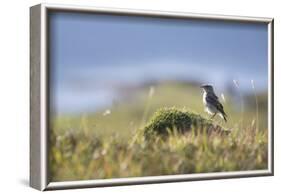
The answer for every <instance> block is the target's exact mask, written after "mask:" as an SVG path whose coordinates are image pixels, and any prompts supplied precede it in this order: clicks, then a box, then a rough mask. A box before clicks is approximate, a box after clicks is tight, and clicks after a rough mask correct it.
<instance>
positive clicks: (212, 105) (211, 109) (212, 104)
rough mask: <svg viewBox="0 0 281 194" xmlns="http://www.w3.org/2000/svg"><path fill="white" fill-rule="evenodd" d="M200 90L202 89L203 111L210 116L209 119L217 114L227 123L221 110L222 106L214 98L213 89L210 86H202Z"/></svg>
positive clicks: (215, 97)
mask: <svg viewBox="0 0 281 194" xmlns="http://www.w3.org/2000/svg"><path fill="white" fill-rule="evenodd" d="M200 88H202V89H203V91H204V93H203V104H204V106H205V111H206V112H207V113H209V114H211V115H212V116H211V119H213V118H214V117H215V116H216V115H217V114H219V115H220V116H221V118H223V119H224V121H225V122H227V119H226V118H227V115H226V114H225V112H224V110H223V106H222V104H221V103H220V102H219V98H218V97H217V96H216V94H215V92H214V88H213V86H212V85H208V84H206V85H202V86H201V87H200Z"/></svg>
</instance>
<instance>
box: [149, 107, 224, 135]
mask: <svg viewBox="0 0 281 194" xmlns="http://www.w3.org/2000/svg"><path fill="white" fill-rule="evenodd" d="M192 128H193V129H194V132H195V133H198V132H202V131H204V130H205V131H206V132H207V133H210V132H219V133H228V131H226V130H225V129H223V128H222V127H221V126H219V125H214V124H213V123H212V121H211V120H208V119H205V118H203V117H202V116H200V115H198V114H195V113H192V112H190V111H188V110H186V109H177V108H174V107H173V108H161V109H159V110H158V111H156V112H155V113H154V114H153V116H152V117H151V120H150V121H149V122H148V123H147V125H146V126H145V127H144V128H143V133H144V136H145V139H149V138H150V137H154V136H155V135H156V136H167V135H168V134H169V133H170V132H171V131H173V130H176V132H177V133H185V132H188V131H191V129H192Z"/></svg>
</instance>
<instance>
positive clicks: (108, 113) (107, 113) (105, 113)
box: [103, 109, 111, 116]
mask: <svg viewBox="0 0 281 194" xmlns="http://www.w3.org/2000/svg"><path fill="white" fill-rule="evenodd" d="M110 114H111V111H110V109H107V110H105V111H104V113H103V116H107V115H110Z"/></svg>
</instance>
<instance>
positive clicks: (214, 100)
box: [206, 94, 226, 116]
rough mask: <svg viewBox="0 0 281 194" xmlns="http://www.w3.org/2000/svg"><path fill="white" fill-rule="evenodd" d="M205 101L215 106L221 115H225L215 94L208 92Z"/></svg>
mask: <svg viewBox="0 0 281 194" xmlns="http://www.w3.org/2000/svg"><path fill="white" fill-rule="evenodd" d="M206 101H207V102H208V103H210V104H212V105H213V106H215V107H216V108H217V109H218V111H220V112H221V113H222V114H223V115H225V116H226V114H225V112H224V110H223V106H222V104H221V103H220V102H219V100H218V97H217V96H216V95H215V94H209V95H207V96H206Z"/></svg>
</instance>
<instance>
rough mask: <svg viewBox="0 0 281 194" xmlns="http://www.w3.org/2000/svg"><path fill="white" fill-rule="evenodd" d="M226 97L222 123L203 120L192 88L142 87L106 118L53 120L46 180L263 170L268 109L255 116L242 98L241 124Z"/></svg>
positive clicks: (99, 115)
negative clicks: (49, 176)
mask: <svg viewBox="0 0 281 194" xmlns="http://www.w3.org/2000/svg"><path fill="white" fill-rule="evenodd" d="M147 94H148V95H147ZM261 96H263V98H264V95H262V94H259V95H258V99H259V98H261ZM225 98H226V102H225V103H224V107H225V110H226V112H227V114H228V115H229V122H228V123H224V122H223V121H221V119H220V118H215V119H214V120H209V119H207V117H209V115H206V114H205V113H203V105H202V97H201V93H200V90H199V89H198V87H197V86H196V87H195V86H194V87H193V86H191V85H184V84H175V83H164V84H160V85H158V86H154V87H153V89H152V88H151V87H150V88H146V87H145V88H143V89H141V90H140V91H139V93H138V94H137V95H136V97H135V98H134V99H135V101H134V102H128V101H127V102H126V103H120V104H118V105H116V106H115V107H111V110H110V114H104V110H101V111H100V112H96V113H91V114H84V115H60V116H54V117H53V118H52V119H51V127H52V128H51V136H50V145H51V146H50V149H49V164H50V169H51V171H50V173H51V178H52V181H67V180H81V179H104V178H122V177H140V176H157V175H172V174H189V173H202V172H204V173H206V172H221V171H224V172H225V171H241V170H254V169H255V170H257V169H266V168H267V146H268V144H267V143H268V142H267V140H268V137H267V120H266V118H267V117H266V115H267V107H266V106H263V105H260V106H259V114H256V113H257V112H256V108H255V103H254V104H253V105H252V104H251V103H247V99H250V96H247V99H245V107H244V110H243V115H244V116H243V118H241V112H240V110H239V109H238V110H237V105H235V104H234V103H233V102H232V100H231V98H230V97H228V96H225ZM263 101H264V100H263ZM263 101H262V102H263ZM254 102H255V101H254ZM258 102H259V101H258ZM164 107H168V108H164ZM169 107H172V108H169ZM185 107H188V109H187V108H185ZM190 110H192V111H190ZM257 115H259V118H257ZM242 121H243V122H242ZM257 122H258V123H257ZM257 126H259V128H258V127H257ZM218 132H219V133H218ZM221 132H227V133H221ZM229 132H230V133H229ZM163 137H165V138H163Z"/></svg>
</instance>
